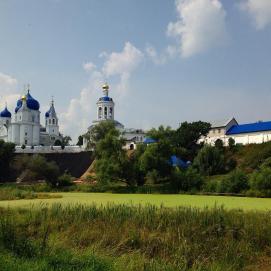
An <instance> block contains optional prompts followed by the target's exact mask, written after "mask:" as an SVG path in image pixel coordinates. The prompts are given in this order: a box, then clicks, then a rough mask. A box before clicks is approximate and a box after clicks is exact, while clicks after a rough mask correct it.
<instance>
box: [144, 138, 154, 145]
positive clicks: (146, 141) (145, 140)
mask: <svg viewBox="0 0 271 271" xmlns="http://www.w3.org/2000/svg"><path fill="white" fill-rule="evenodd" d="M156 142H157V141H156V140H155V139H153V138H150V137H147V138H145V139H144V141H143V143H145V144H152V143H156Z"/></svg>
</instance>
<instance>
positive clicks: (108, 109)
mask: <svg viewBox="0 0 271 271" xmlns="http://www.w3.org/2000/svg"><path fill="white" fill-rule="evenodd" d="M102 89H103V97H101V98H99V100H98V102H97V121H103V120H114V106H115V103H114V101H113V99H112V98H110V97H109V96H108V93H109V85H108V84H107V83H105V84H104V85H103V86H102Z"/></svg>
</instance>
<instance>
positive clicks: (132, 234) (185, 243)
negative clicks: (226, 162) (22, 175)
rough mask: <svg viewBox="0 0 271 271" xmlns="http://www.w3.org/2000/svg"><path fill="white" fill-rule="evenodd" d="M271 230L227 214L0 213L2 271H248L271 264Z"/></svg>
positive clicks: (268, 223) (81, 209) (58, 209)
mask: <svg viewBox="0 0 271 271" xmlns="http://www.w3.org/2000/svg"><path fill="white" fill-rule="evenodd" d="M270 229H271V218H270V214H269V213H261V212H258V213H255V212H246V213H244V212H243V211H237V210H232V211H226V210H224V209H223V208H215V209H201V210H200V209H191V208H181V207H180V208H171V209H168V208H164V207H154V206H147V207H142V206H138V207H132V206H127V205H119V206H118V205H114V206H113V205H112V206H110V205H108V206H103V207H101V206H100V207H96V206H94V205H93V206H88V207H86V206H80V205H78V206H66V207H62V206H60V205H54V206H52V207H51V208H47V207H45V206H41V208H35V209H27V210H20V209H2V210H1V215H0V251H1V252H0V259H1V260H0V269H1V270H6V271H8V270H12V271H14V270H116V271H117V270H125V271H129V270H135V271H140V270H142V271H143V270H161V271H162V270H163V271H167V270H194V271H195V270H197V271H198V270H220V271H224V270H225V271H226V270H227V271H231V270H232V271H235V270H245V268H246V267H247V266H249V265H250V264H251V263H254V264H255V263H256V264H257V259H260V257H265V258H268V255H269V254H268V253H269V252H270V245H271V232H270ZM22 267H23V269H22ZM256 270H257V269H256Z"/></svg>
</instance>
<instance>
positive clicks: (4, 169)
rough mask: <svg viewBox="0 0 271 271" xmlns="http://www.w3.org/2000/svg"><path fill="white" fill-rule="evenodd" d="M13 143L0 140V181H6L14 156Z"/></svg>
mask: <svg viewBox="0 0 271 271" xmlns="http://www.w3.org/2000/svg"><path fill="white" fill-rule="evenodd" d="M14 152H15V145H14V144H13V143H6V142H4V141H3V140H0V181H7V179H8V177H9V173H10V165H11V162H12V161H13V158H14Z"/></svg>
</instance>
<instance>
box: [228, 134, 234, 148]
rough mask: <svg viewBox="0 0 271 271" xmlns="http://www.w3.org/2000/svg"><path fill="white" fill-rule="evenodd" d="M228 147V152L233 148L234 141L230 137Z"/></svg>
mask: <svg viewBox="0 0 271 271" xmlns="http://www.w3.org/2000/svg"><path fill="white" fill-rule="evenodd" d="M228 145H229V148H230V150H232V149H233V148H234V146H235V140H234V139H233V138H232V137H230V138H229V140H228Z"/></svg>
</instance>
